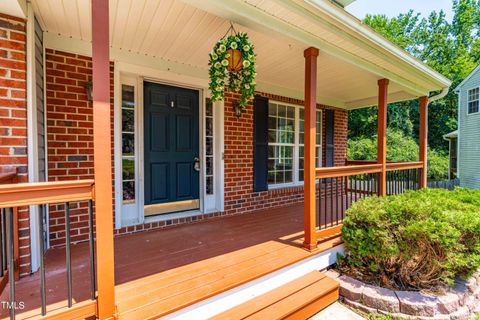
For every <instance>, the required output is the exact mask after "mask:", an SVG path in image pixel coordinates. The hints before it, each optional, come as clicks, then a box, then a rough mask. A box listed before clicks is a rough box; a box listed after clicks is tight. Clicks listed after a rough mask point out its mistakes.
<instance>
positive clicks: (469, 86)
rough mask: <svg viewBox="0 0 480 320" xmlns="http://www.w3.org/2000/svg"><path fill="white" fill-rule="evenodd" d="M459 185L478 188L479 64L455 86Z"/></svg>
mask: <svg viewBox="0 0 480 320" xmlns="http://www.w3.org/2000/svg"><path fill="white" fill-rule="evenodd" d="M455 92H456V93H457V94H458V142H459V143H458V176H459V178H460V186H462V187H467V188H473V189H480V140H479V137H480V65H479V66H478V67H477V68H475V70H473V72H472V73H470V75H469V76H468V77H466V78H465V80H464V81H463V82H462V83H461V84H460V85H459V86H458V87H457V89H456V90H455Z"/></svg>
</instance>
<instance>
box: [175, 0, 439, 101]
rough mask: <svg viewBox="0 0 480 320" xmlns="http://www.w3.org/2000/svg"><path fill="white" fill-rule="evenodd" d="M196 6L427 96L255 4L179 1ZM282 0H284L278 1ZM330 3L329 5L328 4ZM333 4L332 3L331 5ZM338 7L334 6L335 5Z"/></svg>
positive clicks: (234, 0)
mask: <svg viewBox="0 0 480 320" xmlns="http://www.w3.org/2000/svg"><path fill="white" fill-rule="evenodd" d="M182 1H183V2H185V3H188V4H190V5H192V6H194V7H196V8H201V9H202V10H207V11H209V12H211V13H213V14H215V15H217V16H219V17H223V18H225V19H228V20H232V21H234V22H237V23H239V24H242V25H244V26H246V27H248V28H251V29H254V30H258V31H260V32H264V33H266V34H268V33H269V32H270V33H272V32H273V34H275V35H277V34H282V35H284V36H286V37H290V38H292V39H295V40H297V41H299V42H301V43H304V44H305V45H306V46H313V47H316V48H319V49H320V51H322V52H325V53H327V54H330V55H332V56H334V57H337V58H339V59H340V60H343V61H346V62H348V63H351V64H354V65H356V66H358V67H360V68H361V69H363V70H365V71H368V72H370V73H373V74H375V75H377V76H378V77H379V78H386V79H389V80H390V81H393V82H395V83H397V84H399V85H401V86H403V87H404V88H405V89H406V90H408V92H409V93H411V94H413V95H415V96H425V95H428V94H429V92H430V89H428V88H422V87H421V86H419V85H418V84H417V83H415V82H412V81H410V80H408V79H406V78H404V77H402V76H400V75H398V74H395V73H394V72H391V71H390V70H386V69H384V68H382V67H380V66H378V65H376V64H374V63H372V62H370V61H368V60H366V59H364V58H362V57H359V56H357V55H354V54H352V53H350V52H347V51H345V50H343V49H341V48H339V47H337V46H336V45H335V44H332V43H329V42H327V41H325V40H323V39H321V38H319V37H318V36H316V35H314V34H312V33H311V32H309V31H308V30H304V29H301V28H299V27H297V26H294V25H292V24H290V23H288V22H286V21H283V20H281V19H278V18H277V17H275V16H273V15H271V14H270V13H268V12H265V11H261V10H259V9H258V8H257V7H255V6H253V5H251V4H249V3H245V2H243V1H240V0H230V1H228V2H226V1H224V0H204V2H202V3H201V5H200V4H199V3H198V2H197V1H195V0H182ZM279 1H282V2H283V1H285V0H279ZM330 5H332V4H330ZM332 6H334V5H332ZM337 9H338V8H337Z"/></svg>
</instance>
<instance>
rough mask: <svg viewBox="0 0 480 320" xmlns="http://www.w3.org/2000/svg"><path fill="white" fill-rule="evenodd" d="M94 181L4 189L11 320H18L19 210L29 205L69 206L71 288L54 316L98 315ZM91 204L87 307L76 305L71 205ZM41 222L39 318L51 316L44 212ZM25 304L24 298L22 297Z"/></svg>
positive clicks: (0, 201)
mask: <svg viewBox="0 0 480 320" xmlns="http://www.w3.org/2000/svg"><path fill="white" fill-rule="evenodd" d="M93 188H94V181H93V180H76V181H61V182H41V183H18V184H11V185H0V209H2V212H5V220H6V224H5V225H6V228H5V231H4V230H2V239H3V238H5V239H6V241H5V243H6V251H7V257H8V259H7V263H6V264H7V265H8V285H9V295H8V296H9V304H8V305H9V312H10V319H15V307H13V306H15V305H16V303H15V301H16V298H17V297H15V278H14V276H13V274H14V266H15V262H14V252H15V251H16V250H18V243H16V242H15V238H16V237H18V235H15V232H14V228H15V227H14V221H15V216H14V212H15V209H16V208H18V207H22V206H28V205H46V204H58V203H64V204H65V252H66V255H65V256H66V261H65V263H66V269H67V273H66V284H67V294H68V297H67V306H66V307H64V308H62V309H58V310H55V311H54V312H53V314H54V315H55V316H56V317H57V318H58V319H61V318H63V319H67V318H69V316H68V314H70V313H71V314H74V315H75V317H76V318H82V319H83V318H87V317H90V316H94V315H95V314H96V293H95V291H96V290H95V289H96V272H95V271H96V270H95V261H94V257H95V252H94V250H95V248H94V238H93V204H92V201H93V199H94V190H93ZM81 201H88V216H89V219H88V220H89V221H88V222H89V244H90V281H91V283H90V284H91V301H90V302H87V303H79V304H75V305H74V304H73V288H72V268H71V255H70V244H71V240H70V203H72V202H81ZM39 214H40V217H39V219H38V232H39V239H38V243H39V257H40V270H39V272H40V297H41V310H40V311H39V315H40V314H41V315H42V316H45V315H47V304H46V287H45V261H44V246H43V243H44V239H43V211H42V210H40V213H39ZM18 298H19V300H21V297H18Z"/></svg>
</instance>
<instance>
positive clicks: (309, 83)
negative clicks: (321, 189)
mask: <svg viewBox="0 0 480 320" xmlns="http://www.w3.org/2000/svg"><path fill="white" fill-rule="evenodd" d="M318 53H319V51H318V49H317V48H312V47H310V48H308V49H306V50H305V51H304V53H303V55H304V57H305V151H304V152H305V154H304V170H305V174H304V178H305V184H304V189H303V192H304V196H305V200H304V201H305V205H304V209H303V215H304V218H303V220H304V229H305V240H304V242H303V246H304V247H305V248H306V249H308V250H315V249H316V248H317V237H316V232H315V229H316V220H315V207H316V206H315V201H316V199H315V191H316V188H315V180H316V178H315V175H316V172H315V169H316V167H315V130H316V128H315V125H316V110H317V57H318Z"/></svg>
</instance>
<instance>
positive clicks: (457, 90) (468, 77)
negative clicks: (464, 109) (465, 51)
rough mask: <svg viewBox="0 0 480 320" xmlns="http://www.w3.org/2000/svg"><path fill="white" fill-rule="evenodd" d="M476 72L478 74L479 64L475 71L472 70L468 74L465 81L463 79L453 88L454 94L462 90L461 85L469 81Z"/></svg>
mask: <svg viewBox="0 0 480 320" xmlns="http://www.w3.org/2000/svg"><path fill="white" fill-rule="evenodd" d="M477 72H480V64H479V65H478V66H477V67H476V68H475V69H473V71H472V72H470V74H469V75H468V76H467V77H466V78H465V79H463V81H462V82H460V84H459V85H458V86H457V87H456V88H455V90H454V91H455V92H456V93H459V92H460V90H461V89H462V87H463V85H464V84H465V83H466V82H467V81H468V80H470V78H471V77H472V76H473V75H474V74H475V73H477Z"/></svg>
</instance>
